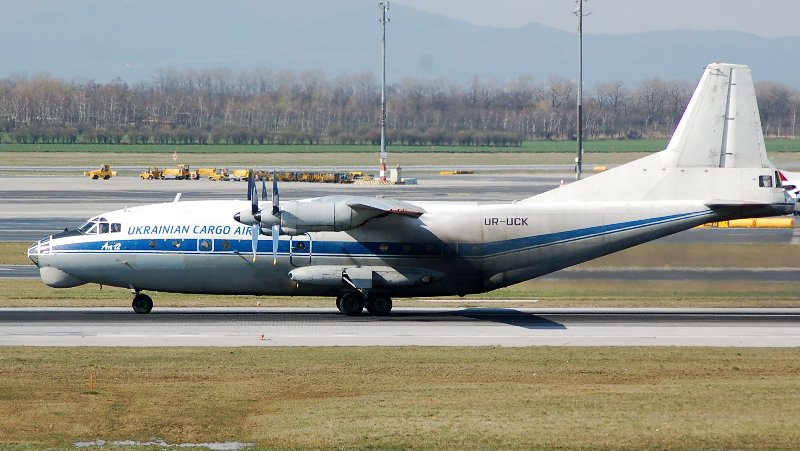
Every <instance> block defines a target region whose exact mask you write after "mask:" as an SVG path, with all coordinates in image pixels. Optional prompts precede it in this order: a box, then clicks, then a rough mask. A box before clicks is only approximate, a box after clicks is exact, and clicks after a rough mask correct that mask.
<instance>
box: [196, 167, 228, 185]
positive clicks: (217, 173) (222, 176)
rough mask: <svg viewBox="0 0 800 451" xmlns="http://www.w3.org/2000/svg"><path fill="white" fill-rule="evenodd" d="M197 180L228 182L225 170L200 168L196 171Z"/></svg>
mask: <svg viewBox="0 0 800 451" xmlns="http://www.w3.org/2000/svg"><path fill="white" fill-rule="evenodd" d="M197 178H207V179H209V180H211V181H214V182H218V181H220V180H228V170H227V169H225V168H219V169H218V168H200V169H198V170H197Z"/></svg>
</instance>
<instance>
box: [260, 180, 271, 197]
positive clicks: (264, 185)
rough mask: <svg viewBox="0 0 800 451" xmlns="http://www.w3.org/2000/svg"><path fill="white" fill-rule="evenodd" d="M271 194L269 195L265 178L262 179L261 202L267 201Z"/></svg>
mask: <svg viewBox="0 0 800 451" xmlns="http://www.w3.org/2000/svg"><path fill="white" fill-rule="evenodd" d="M268 196H269V194H267V181H266V180H264V177H262V178H261V200H263V201H267V200H268Z"/></svg>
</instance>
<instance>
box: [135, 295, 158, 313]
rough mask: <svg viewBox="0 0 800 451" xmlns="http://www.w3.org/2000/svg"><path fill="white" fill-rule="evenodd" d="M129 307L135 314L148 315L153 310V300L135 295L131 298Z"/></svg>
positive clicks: (145, 296) (146, 296)
mask: <svg viewBox="0 0 800 451" xmlns="http://www.w3.org/2000/svg"><path fill="white" fill-rule="evenodd" d="M131 307H133V311H134V312H136V313H150V310H153V299H151V298H150V296H148V295H146V294H141V293H140V294H137V295H136V296H134V297H133V301H132V302H131Z"/></svg>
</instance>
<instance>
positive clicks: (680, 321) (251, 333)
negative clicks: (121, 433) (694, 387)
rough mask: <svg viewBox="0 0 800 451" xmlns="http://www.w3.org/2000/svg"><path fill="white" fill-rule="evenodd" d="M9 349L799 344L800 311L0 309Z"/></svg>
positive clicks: (0, 338)
mask: <svg viewBox="0 0 800 451" xmlns="http://www.w3.org/2000/svg"><path fill="white" fill-rule="evenodd" d="M0 345H6V346H137V347H154V346H733V347H736V346H742V347H798V346H800V309H771V310H767V311H764V310H755V309H406V308H398V309H396V310H394V311H393V312H392V315H390V316H388V317H373V316H369V315H364V316H360V317H346V316H343V315H341V314H339V313H338V312H336V311H335V309H310V308H279V309H275V308H272V309H253V308H250V309H241V308H240V309H232V308H156V309H155V310H153V312H152V313H150V314H148V315H137V314H135V313H133V312H132V311H130V309H120V308H61V309H58V308H39V309H37V308H6V309H0Z"/></svg>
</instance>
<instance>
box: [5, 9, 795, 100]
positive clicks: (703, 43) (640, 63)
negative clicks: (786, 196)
mask: <svg viewBox="0 0 800 451" xmlns="http://www.w3.org/2000/svg"><path fill="white" fill-rule="evenodd" d="M6 9H7V10H4V11H3V14H4V20H3V26H2V27H0V54H2V59H3V61H4V64H2V66H0V67H2V71H1V72H0V77H8V76H12V75H14V74H28V75H31V74H34V73H39V72H46V73H49V74H50V75H52V76H55V77H59V78H65V79H87V78H88V79H96V80H98V81H109V80H111V79H114V78H121V79H122V80H124V81H127V82H129V83H134V82H137V81H142V80H151V79H153V78H154V77H155V74H156V73H157V70H158V68H164V67H170V68H176V69H190V68H196V69H201V68H217V67H221V68H228V69H234V70H236V69H251V68H258V67H268V68H271V69H288V70H292V71H302V70H309V69H321V70H323V71H324V72H325V73H327V74H328V76H329V77H336V76H338V75H340V74H351V73H364V72H372V73H374V74H375V75H379V73H380V72H379V70H380V25H379V24H378V22H377V17H378V14H379V10H378V7H377V4H376V2H374V1H368V0H359V1H356V0H336V1H330V0H304V1H302V2H288V1H277V0H225V1H219V0H192V1H191V2H188V1H187V2H183V1H165V0H72V1H69V2H67V1H62V2H55V1H51V0H31V1H28V2H26V3H25V4H24V5H20V6H18V7H17V6H15V7H14V8H6ZM389 16H390V18H391V23H390V24H389V25H388V29H387V30H388V31H387V34H388V63H387V70H388V77H389V81H390V82H391V81H397V80H399V79H401V78H402V77H407V76H412V77H421V78H428V79H431V78H438V77H446V78H449V79H452V80H458V81H468V80H470V79H473V78H475V77H478V78H480V79H482V80H486V79H491V78H497V79H501V80H508V79H513V78H517V77H519V76H521V75H530V76H533V77H535V78H537V79H546V78H549V77H564V78H570V79H572V78H575V74H576V72H577V70H576V66H577V63H576V60H577V42H576V36H575V34H574V33H567V32H563V31H559V30H555V29H552V28H548V27H545V26H542V25H536V24H531V25H528V26H525V27H520V28H514V29H499V28H493V27H481V26H475V25H470V24H467V23H463V22H459V21H455V20H451V19H447V18H444V17H442V16H437V15H433V14H429V13H425V12H422V11H418V10H415V9H411V8H408V7H403V6H402V5H397V4H392V9H391V11H390V13H389ZM587 29H588V30H590V27H589V28H587ZM798 48H800V38H777V39H766V38H761V37H758V36H754V35H750V34H746V33H739V32H734V31H719V32H698V31H688V30H676V31H670V32H658V33H641V34H631V35H593V34H591V33H588V34H587V35H586V36H585V38H584V49H585V54H584V78H585V83H586V85H587V86H588V87H591V86H592V85H593V84H594V83H596V82H602V81H612V80H621V81H623V82H625V83H627V84H629V85H635V84H636V83H637V82H638V81H640V80H643V79H650V78H656V77H660V78H662V79H667V80H672V79H684V80H691V81H694V80H696V79H697V78H698V77H699V76H700V74H701V69H702V67H704V66H705V64H707V63H709V62H712V61H727V62H735V63H744V64H749V65H751V66H753V69H754V76H755V78H756V80H757V81H758V80H764V81H767V80H768V81H775V82H780V83H784V84H786V85H788V86H792V87H800V81H798V78H797V74H798V73H800V60H798V58H796V55H797V49H798Z"/></svg>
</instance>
